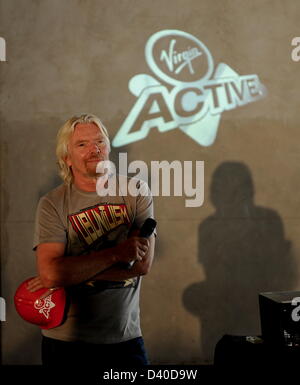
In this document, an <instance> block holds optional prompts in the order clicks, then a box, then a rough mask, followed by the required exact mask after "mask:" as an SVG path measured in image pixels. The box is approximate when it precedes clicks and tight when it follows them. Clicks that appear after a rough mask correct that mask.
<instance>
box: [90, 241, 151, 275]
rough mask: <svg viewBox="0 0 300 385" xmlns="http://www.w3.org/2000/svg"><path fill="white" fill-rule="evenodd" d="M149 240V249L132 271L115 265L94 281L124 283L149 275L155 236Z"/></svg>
mask: <svg viewBox="0 0 300 385" xmlns="http://www.w3.org/2000/svg"><path fill="white" fill-rule="evenodd" d="M148 240H149V248H148V251H147V252H146V254H145V256H144V257H143V258H142V260H141V261H136V262H135V263H134V264H133V266H132V267H131V268H130V269H126V268H122V267H121V266H120V265H118V264H117V265H114V266H112V267H111V268H109V269H107V270H105V271H103V272H101V273H99V274H97V275H96V276H95V277H93V280H103V281H123V280H125V279H129V278H134V277H138V276H140V275H146V274H148V273H149V271H150V269H151V266H152V262H153V257H154V247H155V236H154V235H151V237H150V238H149V239H148Z"/></svg>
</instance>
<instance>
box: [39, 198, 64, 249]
mask: <svg viewBox="0 0 300 385" xmlns="http://www.w3.org/2000/svg"><path fill="white" fill-rule="evenodd" d="M48 242H62V243H67V238H66V230H65V227H64V225H63V223H62V220H61V218H60V217H59V215H58V212H57V210H56V208H55V206H54V204H53V203H52V202H51V201H50V200H49V199H47V198H46V197H43V198H41V199H40V201H39V204H38V207H37V211H36V216H35V227H34V236H33V250H35V249H36V247H37V246H38V245H39V244H40V243H48Z"/></svg>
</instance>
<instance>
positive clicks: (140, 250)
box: [114, 236, 150, 263]
mask: <svg viewBox="0 0 300 385" xmlns="http://www.w3.org/2000/svg"><path fill="white" fill-rule="evenodd" d="M149 245H150V243H149V240H148V239H146V238H140V237H136V236H134V237H131V238H128V239H126V241H124V242H121V243H119V244H118V245H117V246H115V248H114V251H115V254H116V255H117V258H118V261H119V262H126V263H128V262H132V261H142V260H143V258H144V257H145V255H146V253H147V251H148V249H149Z"/></svg>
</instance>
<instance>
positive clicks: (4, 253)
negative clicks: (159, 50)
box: [0, 0, 300, 364]
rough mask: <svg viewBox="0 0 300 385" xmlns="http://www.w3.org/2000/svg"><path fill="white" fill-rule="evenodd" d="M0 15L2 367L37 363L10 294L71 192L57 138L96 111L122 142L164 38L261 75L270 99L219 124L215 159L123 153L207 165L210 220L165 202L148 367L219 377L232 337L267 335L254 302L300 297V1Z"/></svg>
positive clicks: (179, 144) (184, 140)
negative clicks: (68, 124) (172, 35)
mask: <svg viewBox="0 0 300 385" xmlns="http://www.w3.org/2000/svg"><path fill="white" fill-rule="evenodd" d="M0 11H1V12H0V15H1V16H0V17H1V23H0V36H2V37H4V38H5V40H6V44H7V61H6V62H1V63H0V92H1V98H0V111H1V146H2V147H1V178H2V180H1V204H2V206H1V274H2V278H1V280H2V288H1V296H2V297H4V298H5V300H6V303H7V320H6V322H2V325H1V329H2V330H1V332H2V357H3V363H5V364H36V363H39V362H40V354H39V349H40V348H39V341H40V333H39V330H37V328H36V327H34V326H31V325H29V324H26V323H25V322H24V321H22V320H21V319H20V318H19V317H18V315H17V314H16V312H15V310H14V306H13V295H14V291H15V289H16V287H17V286H18V284H19V283H20V282H21V281H22V280H24V279H25V278H27V277H29V276H31V275H35V257H34V254H33V252H32V251H31V244H32V234H33V221H34V215H35V208H36V204H37V201H38V199H39V197H40V196H41V195H43V194H44V193H46V192H47V191H48V190H50V189H51V188H53V187H54V186H56V185H58V184H59V183H60V180H59V177H58V176H57V171H56V163H55V156H54V147H55V135H56V132H57V129H58V128H59V127H60V125H61V124H62V123H63V122H64V121H65V120H66V119H68V118H69V117H70V116H72V115H73V114H75V113H78V112H85V111H90V112H93V113H95V114H96V115H99V116H100V117H101V118H102V119H103V121H104V123H105V124H106V126H107V127H108V129H109V132H110V135H111V137H112V138H113V137H114V136H115V134H116V133H117V132H118V130H119V128H120V127H121V125H122V123H123V121H124V119H125V118H126V116H127V114H128V112H129V111H130V109H131V108H132V106H133V104H134V102H135V100H136V98H135V97H134V96H133V95H132V94H131V93H130V92H129V90H128V81H129V80H130V79H131V78H132V77H133V76H134V75H136V74H139V73H148V74H149V73H150V70H149V68H148V66H147V64H146V62H145V56H144V47H145V44H146V42H147V40H148V38H149V37H150V36H151V35H152V34H153V33H155V32H156V31H159V30H163V29H178V30H182V31H186V32H188V33H190V34H192V35H194V36H196V37H197V38H198V39H200V40H201V41H202V42H203V43H204V44H205V45H206V46H207V47H208V48H209V50H210V52H211V54H212V56H213V58H214V62H215V63H221V62H223V63H226V64H227V65H228V66H230V67H231V68H233V69H234V70H235V71H236V72H238V73H239V74H240V75H247V74H258V75H259V78H260V80H261V82H262V83H263V84H264V85H265V86H266V88H267V91H268V95H267V96H266V97H265V98H264V99H262V100H260V101H257V102H255V103H250V104H247V105H245V106H242V107H239V108H236V109H233V110H230V111H226V112H224V113H222V116H221V120H220V124H219V131H218V135H217V138H216V141H215V143H214V144H213V145H212V146H208V147H203V146H201V145H199V144H198V143H196V142H195V141H193V140H192V139H191V138H189V137H188V136H187V135H185V134H184V133H183V132H182V131H180V130H179V129H174V130H170V131H168V132H164V133H162V132H159V131H158V130H157V129H155V128H154V129H152V130H151V131H150V133H149V135H148V136H147V138H145V139H143V140H141V141H137V142H134V143H132V144H129V145H127V146H123V147H119V148H117V149H113V157H115V158H116V156H117V153H118V151H122V152H124V151H126V152H128V159H129V161H130V160H134V159H142V160H145V161H146V162H150V161H151V160H168V161H170V162H171V161H172V160H181V161H183V160H191V161H196V160H203V161H204V162H205V186H204V187H205V199H204V204H203V205H202V206H201V207H196V208H188V207H185V198H184V197H156V198H155V212H156V218H157V221H158V234H159V237H158V239H157V247H156V257H155V262H154V265H153V268H152V271H151V273H150V275H149V276H147V277H145V278H144V281H143V287H142V295H141V297H142V298H141V311H142V326H143V332H144V337H145V341H146V344H147V347H148V350H149V355H150V359H151V360H152V362H155V363H172V364H181V363H205V362H211V361H212V358H213V350H214V346H215V343H216V342H217V341H218V339H219V338H220V337H221V336H222V335H223V334H225V333H229V334H241V335H251V334H254V335H256V334H259V333H260V322H259V310H258V293H259V292H261V291H277V290H294V289H300V280H299V262H300V217H299V213H298V212H299V207H300V194H299V189H300V168H299V164H300V154H299V140H300V133H299V119H298V115H299V92H300V76H299V74H300V64H299V63H296V62H293V61H292V59H291V50H292V47H291V40H292V38H293V37H294V36H297V35H298V34H299V19H298V15H299V12H300V4H299V2H297V1H294V0H289V1H284V0H273V1H271V0H262V1H261V0H252V1H249V2H248V1H247V2H246V1H243V0H227V1H224V0H223V1H221V0H216V1H211V0H185V1H183V0H153V1H151V2H150V1H147V0H139V1H135V0H110V1H105V0H98V1H93V0H91V1H88V2H85V1H80V0H72V1H71V0H65V1H59V0H51V1H50V0H42V1H34V0H27V1H22V2H20V1H16V0H11V1H5V0H2V1H1V5H0Z"/></svg>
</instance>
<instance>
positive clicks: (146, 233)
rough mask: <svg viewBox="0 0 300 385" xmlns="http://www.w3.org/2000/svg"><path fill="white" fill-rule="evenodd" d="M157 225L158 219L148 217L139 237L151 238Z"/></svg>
mask: <svg viewBox="0 0 300 385" xmlns="http://www.w3.org/2000/svg"><path fill="white" fill-rule="evenodd" d="M155 227H156V220H154V219H153V218H147V219H146V220H145V222H144V223H143V226H142V227H141V228H140V233H139V237H142V238H149V237H150V236H151V235H152V233H153V231H154V229H155Z"/></svg>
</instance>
